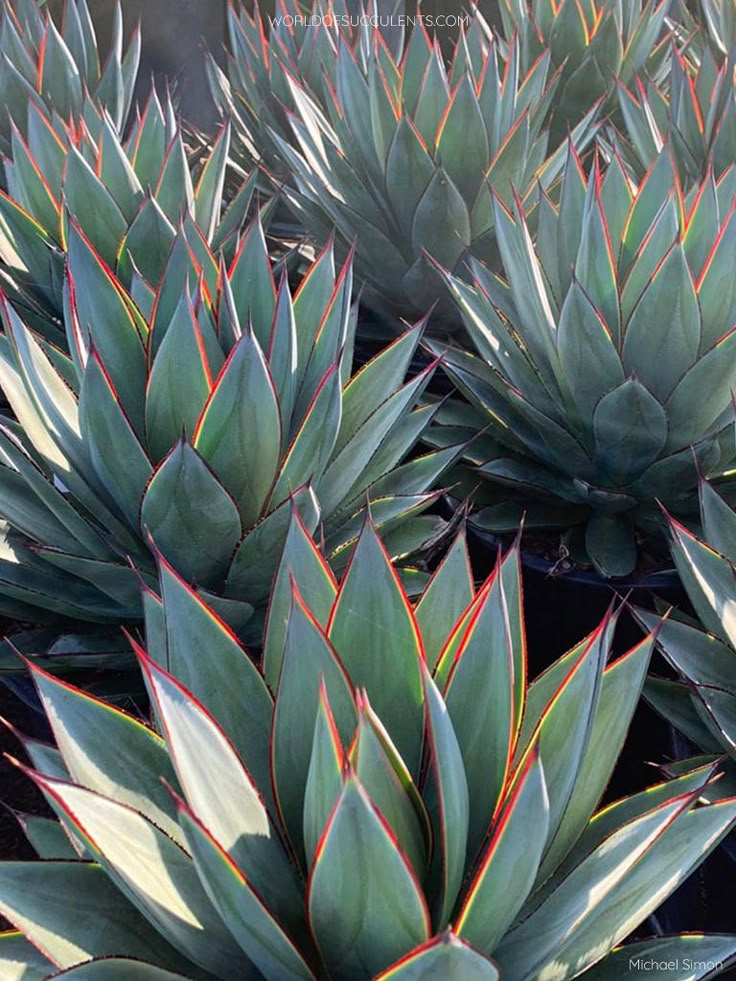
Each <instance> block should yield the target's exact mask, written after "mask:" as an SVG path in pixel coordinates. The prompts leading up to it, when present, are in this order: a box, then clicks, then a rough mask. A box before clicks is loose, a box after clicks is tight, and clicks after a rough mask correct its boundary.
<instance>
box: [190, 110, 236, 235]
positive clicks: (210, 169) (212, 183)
mask: <svg viewBox="0 0 736 981" xmlns="http://www.w3.org/2000/svg"><path fill="white" fill-rule="evenodd" d="M229 152H230V123H229V122H228V123H225V125H224V126H223V127H222V129H221V130H220V132H219V133H218V134H217V137H216V139H215V141H214V143H213V145H212V150H211V152H210V154H209V155H208V157H207V160H206V161H205V165H204V167H203V168H202V172H201V174H200V175H199V180H198V181H197V187H196V189H195V191H194V213H195V217H196V219H197V224H198V225H199V227H200V228H201V229H202V231H203V232H204V235H205V238H206V239H207V240H208V241H210V240H211V239H212V236H213V235H214V233H215V229H216V227H217V221H218V218H219V217H220V204H221V201H222V189H223V186H224V183H225V169H226V167H227V159H228V153H229Z"/></svg>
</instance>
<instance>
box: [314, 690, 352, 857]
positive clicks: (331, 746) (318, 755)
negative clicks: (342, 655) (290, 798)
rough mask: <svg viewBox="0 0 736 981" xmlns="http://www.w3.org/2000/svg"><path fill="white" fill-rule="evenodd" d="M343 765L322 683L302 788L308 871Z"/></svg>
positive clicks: (334, 799) (339, 784)
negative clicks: (307, 767) (310, 750)
mask: <svg viewBox="0 0 736 981" xmlns="http://www.w3.org/2000/svg"><path fill="white" fill-rule="evenodd" d="M344 766H345V750H344V748H343V745H342V740H341V739H340V733H339V732H338V731H337V726H336V725H335V718H334V716H333V714H332V709H331V708H330V702H329V699H328V696H327V689H326V687H325V684H324V680H323V681H322V684H321V686H320V693H319V707H318V709H317V721H316V722H315V724H314V737H313V738H312V755H311V756H310V759H309V772H308V773H307V783H306V786H305V788H304V854H305V856H306V860H307V868H308V869H311V868H312V863H313V861H314V856H315V854H316V853H317V846H318V845H319V841H320V838H321V837H322V833H323V831H324V830H325V827H326V826H327V821H328V820H329V817H330V815H331V814H332V810H333V808H334V806H335V804H336V803H337V798H338V797H339V796H340V792H341V791H342V781H343V768H344Z"/></svg>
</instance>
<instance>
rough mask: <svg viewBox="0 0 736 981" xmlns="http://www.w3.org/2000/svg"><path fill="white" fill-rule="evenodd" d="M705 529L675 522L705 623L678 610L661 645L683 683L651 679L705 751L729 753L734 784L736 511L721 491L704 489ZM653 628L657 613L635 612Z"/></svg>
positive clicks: (684, 569)
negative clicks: (697, 530)
mask: <svg viewBox="0 0 736 981" xmlns="http://www.w3.org/2000/svg"><path fill="white" fill-rule="evenodd" d="M700 518H701V534H702V537H700V534H695V533H694V532H693V531H692V530H691V529H690V528H687V527H686V526H685V525H683V524H682V523H680V522H678V521H676V520H675V519H673V518H670V520H669V527H670V536H671V548H672V555H673V557H674V560H675V563H676V564H677V569H678V571H679V573H680V578H681V580H682V583H683V585H684V586H685V589H686V591H687V595H688V597H689V599H690V602H691V603H692V606H693V608H694V609H695V612H696V613H697V615H698V617H699V618H700V623H698V622H697V621H694V620H692V619H690V618H689V617H687V616H683V615H682V614H676V613H672V614H671V615H670V616H669V617H668V618H666V619H665V620H663V621H662V622H661V624H659V625H658V628H657V629H658V638H657V639H658V643H659V646H660V648H661V650H662V653H663V654H664V656H665V657H666V659H667V661H668V662H669V664H670V665H671V666H672V667H673V668H674V669H675V671H676V672H677V673H678V674H679V675H680V676H681V678H682V679H684V680H682V681H673V680H671V679H668V678H667V679H666V678H655V677H652V678H651V679H649V680H648V681H647V688H646V694H647V698H648V700H649V701H650V702H651V703H652V705H653V706H654V707H655V708H656V709H657V710H658V711H659V712H660V713H661V714H662V715H664V716H665V718H667V719H668V720H669V721H670V722H671V723H672V725H674V726H675V727H676V728H677V729H678V730H680V731H681V732H682V733H683V734H684V735H685V736H686V737H687V738H688V739H689V740H690V742H691V743H693V744H694V745H695V746H696V747H697V748H698V749H699V750H700V751H701V752H702V753H715V754H723V753H726V754H728V757H729V764H728V767H727V774H728V788H729V790H730V789H732V788H733V787H735V786H736V769H734V758H736V628H735V626H734V619H733V609H734V604H735V603H736V585H735V584H734V583H735V580H734V567H735V565H736V514H734V512H733V511H732V510H731V507H730V505H729V504H727V503H726V501H725V500H724V499H723V497H721V496H720V495H719V493H718V492H717V490H715V489H714V488H713V487H711V486H710V485H709V484H708V483H706V482H703V483H702V484H701V487H700ZM636 613H637V617H638V619H639V620H640V622H641V623H642V624H643V625H645V626H646V628H647V629H651V628H652V627H653V626H654V624H655V621H656V620H657V619H658V618H657V616H656V615H655V614H652V613H647V612H645V611H644V610H637V611H636Z"/></svg>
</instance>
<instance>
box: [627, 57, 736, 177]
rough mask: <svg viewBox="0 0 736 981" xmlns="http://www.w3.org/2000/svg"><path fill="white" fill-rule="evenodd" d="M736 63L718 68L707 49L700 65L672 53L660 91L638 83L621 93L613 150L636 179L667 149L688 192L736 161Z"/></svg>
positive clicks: (731, 62)
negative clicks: (620, 129) (620, 126)
mask: <svg viewBox="0 0 736 981" xmlns="http://www.w3.org/2000/svg"><path fill="white" fill-rule="evenodd" d="M733 73H734V62H733V60H732V59H728V60H726V61H725V62H723V64H722V65H721V66H720V67H719V66H718V64H717V63H716V60H715V58H714V56H713V54H712V52H711V49H710V48H709V47H708V46H706V47H705V49H704V51H703V54H702V56H701V57H700V59H699V60H698V62H697V64H695V63H693V62H692V60H691V59H686V57H685V56H683V55H682V54H680V53H679V52H678V51H677V50H673V53H672V58H671V59H670V68H669V71H668V73H667V75H666V78H665V79H664V80H663V81H662V82H661V83H660V85H657V84H656V83H655V82H653V81H652V80H651V79H649V80H646V81H645V82H642V81H641V80H640V79H636V82H635V84H634V85H632V86H631V88H627V87H626V86H623V85H621V86H620V87H619V104H620V108H621V118H622V121H623V133H624V134H625V135H624V137H623V138H622V137H621V135H620V134H617V133H615V132H614V133H613V134H612V140H611V142H612V144H613V146H615V148H616V151H617V152H618V153H619V154H620V155H621V156H622V157H623V158H624V159H625V160H626V161H627V163H628V164H629V165H630V166H631V168H632V170H633V172H634V173H635V174H637V176H642V175H643V174H644V173H645V172H646V171H647V170H648V169H649V167H651V166H652V165H653V164H654V162H655V160H656V159H657V157H658V156H659V154H660V153H661V151H662V147H663V146H664V145H665V144H667V145H668V146H669V148H670V151H671V153H672V156H673V158H674V160H675V163H676V165H677V171H678V175H679V177H680V180H681V181H682V183H683V185H684V187H685V188H686V189H688V190H689V189H690V187H691V186H692V185H693V184H699V183H701V182H702V180H703V179H704V178H705V176H706V175H707V172H708V169H709V168H712V169H713V171H714V173H715V175H716V177H720V176H721V174H723V173H724V171H726V170H728V168H729V167H730V166H731V164H732V163H733V161H734V160H735V159H736V96H735V95H734V86H733Z"/></svg>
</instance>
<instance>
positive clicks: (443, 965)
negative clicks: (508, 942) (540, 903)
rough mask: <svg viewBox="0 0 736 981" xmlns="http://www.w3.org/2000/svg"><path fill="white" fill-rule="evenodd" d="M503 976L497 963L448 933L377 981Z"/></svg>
mask: <svg viewBox="0 0 736 981" xmlns="http://www.w3.org/2000/svg"><path fill="white" fill-rule="evenodd" d="M500 977H501V975H500V974H499V973H498V971H497V970H496V967H495V966H494V964H493V961H490V960H488V958H487V957H484V956H483V955H482V954H480V953H478V951H477V950H473V948H472V947H471V946H470V944H468V943H466V942H465V941H464V940H463V939H462V938H461V937H457V936H455V934H454V933H452V932H451V931H449V930H448V931H447V932H446V933H443V934H441V935H440V936H438V937H433V938H432V939H431V940H430V941H428V942H427V943H426V944H422V945H421V946H420V947H417V948H416V949H415V950H412V951H411V952H410V953H408V954H406V955H405V956H404V957H402V958H401V959H400V960H398V961H397V962H396V963H395V964H392V965H391V967H389V968H387V969H386V970H385V971H382V972H381V974H378V975H377V976H376V979H375V981H435V979H439V978H441V979H442V981H499V979H500Z"/></svg>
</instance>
